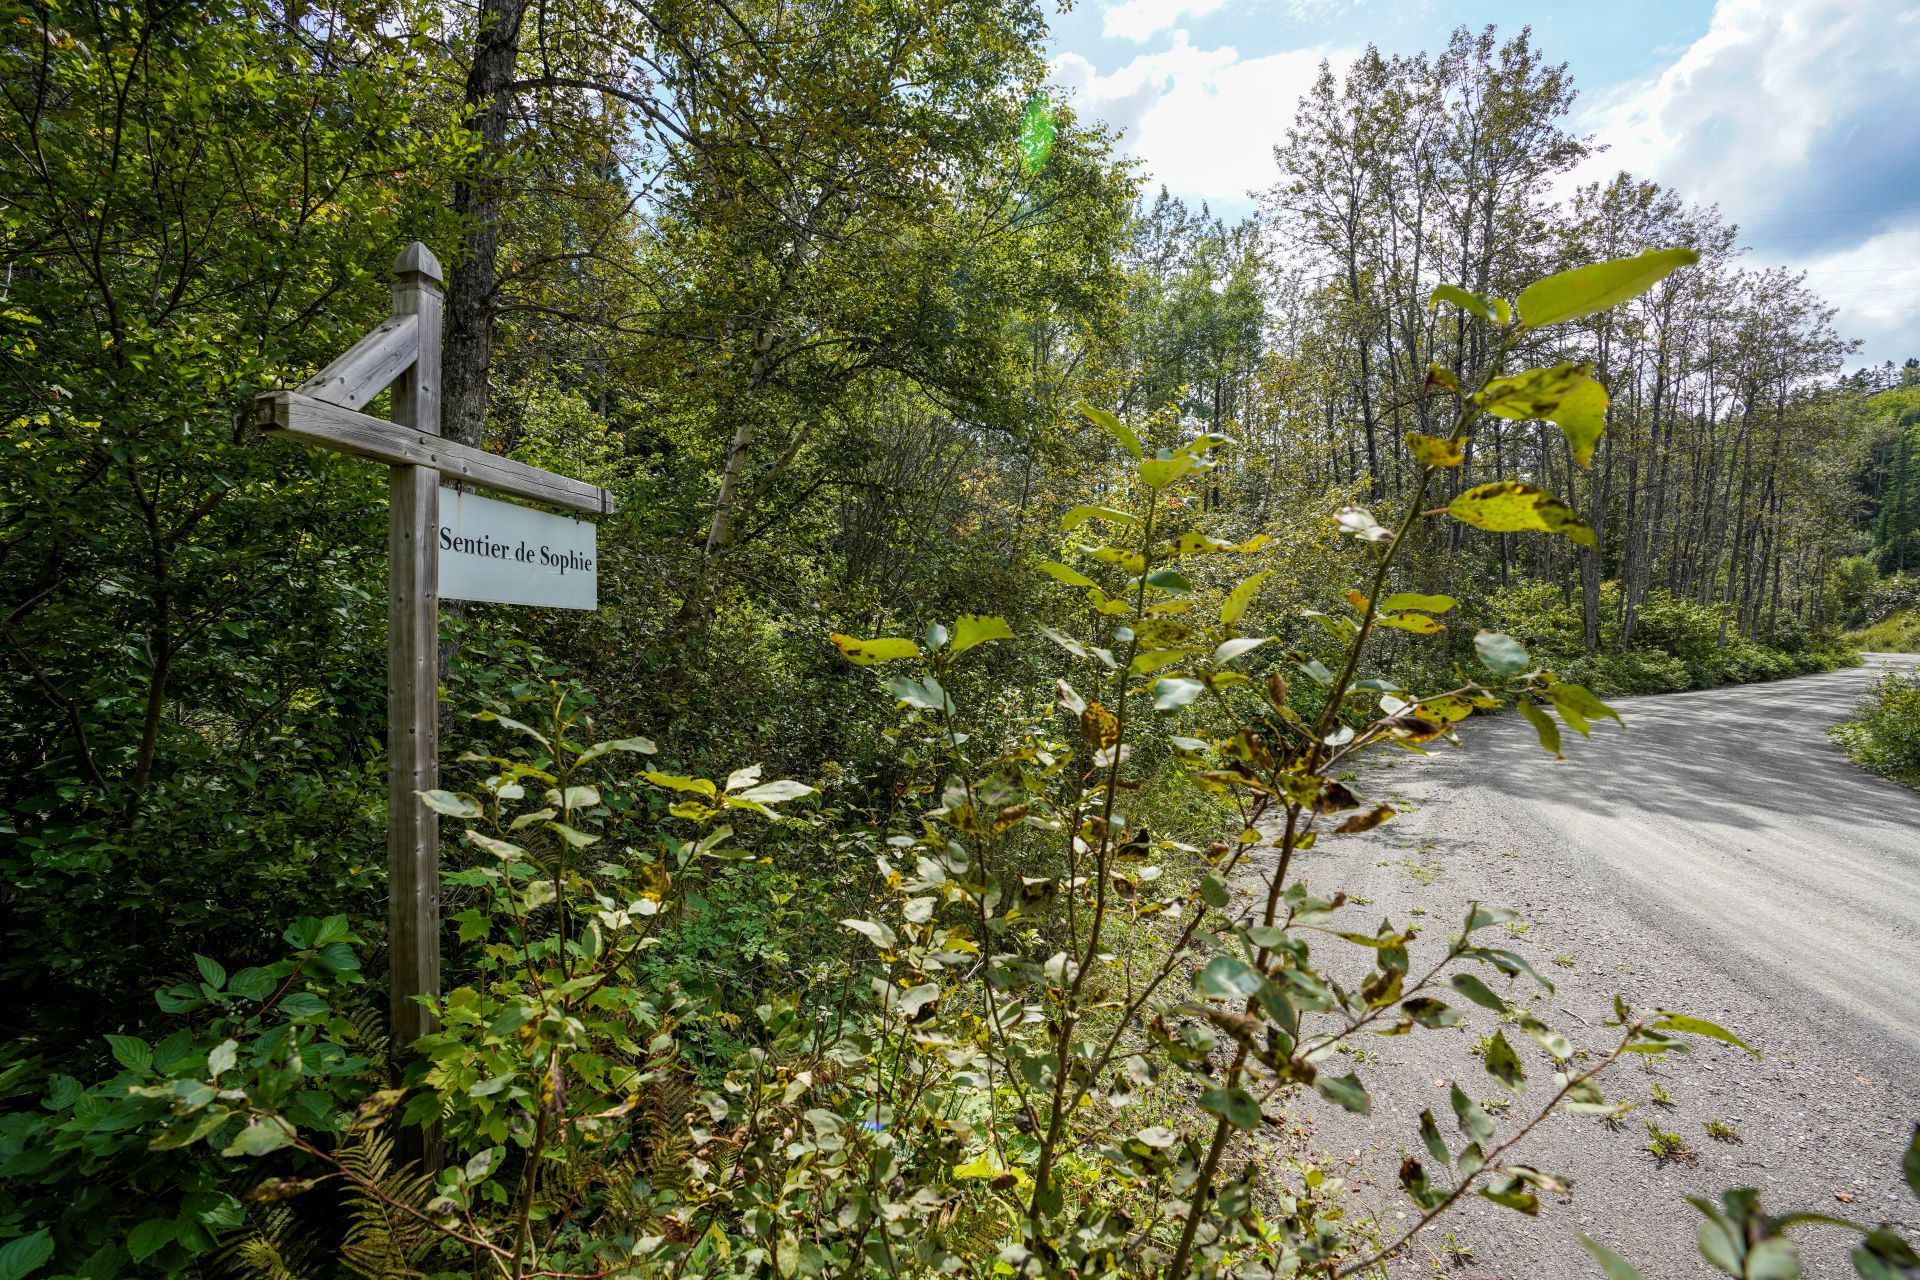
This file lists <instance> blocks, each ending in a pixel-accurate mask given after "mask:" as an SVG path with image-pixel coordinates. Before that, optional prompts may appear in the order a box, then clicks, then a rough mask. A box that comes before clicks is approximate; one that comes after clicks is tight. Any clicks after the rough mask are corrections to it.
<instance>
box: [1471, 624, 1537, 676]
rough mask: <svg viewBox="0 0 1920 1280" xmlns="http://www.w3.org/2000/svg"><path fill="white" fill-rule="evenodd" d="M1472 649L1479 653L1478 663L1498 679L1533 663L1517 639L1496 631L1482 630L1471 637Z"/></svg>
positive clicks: (1523, 669) (1518, 671)
mask: <svg viewBox="0 0 1920 1280" xmlns="http://www.w3.org/2000/svg"><path fill="white" fill-rule="evenodd" d="M1473 651H1474V652H1475V653H1477V654H1478V655H1480V665H1481V666H1483V667H1485V668H1486V669H1487V670H1488V671H1491V672H1492V673H1493V675H1494V678H1495V679H1499V680H1504V679H1506V678H1507V677H1508V676H1517V675H1519V674H1520V673H1521V672H1522V671H1525V670H1526V669H1527V668H1528V667H1529V666H1531V665H1532V664H1533V659H1532V658H1529V657H1528V656H1527V651H1526V650H1525V649H1524V648H1522V647H1521V645H1520V642H1519V641H1518V640H1515V639H1514V638H1513V637H1512V636H1510V635H1504V634H1502V633H1501V632H1498V631H1482V632H1481V633H1480V634H1479V635H1476V636H1475V637H1474V638H1473Z"/></svg>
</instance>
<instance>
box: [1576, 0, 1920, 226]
mask: <svg viewBox="0 0 1920 1280" xmlns="http://www.w3.org/2000/svg"><path fill="white" fill-rule="evenodd" d="M1917 73H1920V9H1916V8H1914V7H1913V6H1911V5H1910V4H1902V3H1898V2H1897V0H1720V3H1719V4H1718V5H1716V6H1715V8H1714V12H1713V18H1712V21H1711V22H1710V24H1709V25H1708V29H1707V32H1706V34H1704V35H1702V36H1701V37H1700V38H1699V39H1698V40H1696V41H1694V42H1693V44H1692V45H1690V46H1689V47H1688V48H1687V49H1686V51H1685V52H1683V53H1682V54H1681V55H1680V56H1679V57H1678V58H1677V59H1676V60H1675V61H1674V62H1673V63H1672V64H1671V65H1669V66H1668V67H1667V68H1666V69H1665V70H1663V71H1662V72H1660V73H1659V74H1658V75H1657V76H1654V77H1651V78H1650V79H1648V80H1644V81H1640V82H1638V83H1635V84H1630V85H1627V86H1624V87H1623V89H1622V90H1620V91H1616V92H1615V93H1613V94H1608V95H1604V96H1603V97H1602V98H1601V100H1600V102H1599V103H1598V104H1597V105H1596V107H1595V108H1594V109H1592V110H1591V111H1590V112H1589V113H1588V115H1587V121H1588V123H1589V124H1590V126H1592V127H1593V128H1594V129H1595V131H1596V133H1597V134H1598V135H1599V136H1600V140H1601V141H1603V142H1606V143H1607V144H1609V147H1610V150H1609V151H1608V152H1607V153H1606V154H1605V155H1603V156H1602V157H1600V158H1599V159H1598V160H1597V161H1596V162H1595V166H1594V167H1595V168H1597V169H1599V170H1601V171H1611V170H1614V169H1618V168H1626V169H1631V170H1633V171H1634V172H1636V173H1643V174H1647V175H1649V176H1652V177H1656V178H1659V179H1661V180H1663V181H1665V182H1668V183H1670V184H1673V185H1676V186H1680V187H1681V188H1682V189H1683V190H1685V191H1686V193H1687V194H1689V195H1691V196H1693V197H1694V198H1696V199H1717V200H1719V201H1720V202H1721V203H1722V205H1723V206H1725V207H1727V208H1729V209H1732V210H1736V211H1737V210H1741V209H1747V208H1760V209H1771V208H1773V207H1775V206H1776V205H1778V204H1780V203H1782V196H1783V195H1784V194H1786V193H1784V192H1783V191H1782V189H1781V184H1782V181H1783V179H1786V178H1788V177H1790V176H1793V175H1795V174H1796V172H1797V171H1799V170H1801V169H1804V168H1807V167H1819V166H1820V165H1821V164H1822V162H1823V160H1829V161H1830V160H1832V159H1835V158H1837V157H1835V156H1833V155H1832V154H1831V151H1832V149H1835V148H1849V149H1852V148H1858V147H1859V146H1861V145H1862V144H1863V143H1867V142H1868V141H1869V138H1868V137H1865V136H1862V135H1863V134H1882V133H1885V132H1887V131H1888V129H1889V127H1891V128H1892V129H1894V130H1897V131H1898V132H1902V133H1905V134H1907V135H1908V136H1909V138H1910V137H1911V136H1912V134H1913V129H1914V125H1913V116H1912V111H1911V106H1912V97H1913V94H1914V91H1915V88H1916V86H1915V76H1916V74H1917ZM1823 153H1825V154H1823Z"/></svg>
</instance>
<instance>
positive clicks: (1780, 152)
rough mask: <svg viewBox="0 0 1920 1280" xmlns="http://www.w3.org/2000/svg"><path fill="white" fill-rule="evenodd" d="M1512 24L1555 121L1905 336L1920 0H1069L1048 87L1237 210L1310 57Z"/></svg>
mask: <svg viewBox="0 0 1920 1280" xmlns="http://www.w3.org/2000/svg"><path fill="white" fill-rule="evenodd" d="M1489 23H1491V24H1493V25H1495V26H1497V27H1499V28H1500V29H1501V31H1502V32H1511V31H1517V30H1518V29H1519V28H1520V27H1522V26H1526V25H1531V26H1532V28H1533V32H1534V37H1535V41H1536V44H1537V46H1538V47H1539V49H1540V50H1541V52H1542V53H1543V54H1544V55H1545V57H1546V59H1547V60H1548V61H1550V62H1565V63H1567V64H1568V68H1569V71H1570V72H1571V74H1572V76H1573V80H1574V84H1575V86H1576V87H1577V88H1578V89H1579V91H1580V96H1579V98H1578V100H1577V101H1576V102H1575V105H1574V113H1573V119H1572V120H1571V121H1570V127H1571V128H1572V129H1573V130H1574V131H1575V132H1577V133H1583V134H1589V135H1591V136H1592V137H1593V139H1594V141H1595V142H1597V143H1600V144H1602V145H1603V146H1604V147H1605V150H1604V151H1602V152H1600V153H1599V154H1598V155H1596V156H1594V157H1593V158H1591V159H1590V160H1588V161H1587V162H1586V164H1585V165H1584V166H1583V168H1582V170H1581V171H1580V172H1579V173H1577V174H1576V175H1574V177H1575V178H1576V179H1577V180H1578V181H1582V182H1584V181H1592V180H1605V179H1607V178H1610V177H1611V176H1612V175H1613V174H1614V173H1615V172H1617V171H1618V170H1620V169H1623V168H1624V169H1627V170H1629V171H1631V172H1633V173H1634V174H1635V175H1637V176H1640V177H1647V178H1653V179H1655V180H1657V181H1659V182H1661V183H1663V184H1665V185H1666V186H1668V187H1671V188H1672V189H1674V190H1675V191H1677V192H1679V193H1680V194H1681V195H1682V196H1683V197H1685V198H1687V199H1689V200H1693V201H1698V202H1701V203H1707V202H1717V203H1718V204H1719V205H1720V208H1721V210H1722V211H1723V212H1724V214H1725V215H1726V216H1727V218H1728V219H1729V220H1730V221H1732V222H1735V223H1737V224H1738V225H1739V226H1740V228H1741V243H1742V244H1743V245H1746V246H1747V247H1748V249H1749V252H1748V253H1747V255H1746V261H1747V263H1748V264H1749V265H1751V266H1754V267H1765V266H1785V267H1790V268H1793V269H1795V270H1804V271H1806V272H1807V280H1808V283H1809V284H1810V285H1811V286H1812V287H1813V288H1815V289H1816V290H1818V291H1819V292H1820V293H1822V294H1824V295H1825V296H1826V297H1827V298H1828V300H1829V301H1830V302H1831V303H1832V305H1834V306H1835V307H1838V308H1839V309H1840V314H1839V315H1838V316H1837V317H1836V318H1835V321H1834V323H1835V326H1836V327H1837V328H1838V329H1839V330H1840V332H1841V333H1842V334H1843V335H1844V336H1847V337H1853V338H1858V339H1860V340H1861V342H1862V344H1863V345H1862V348H1861V350H1860V351H1859V353H1858V354H1857V356H1856V357H1855V358H1854V363H1855V364H1861V363H1875V364H1877V363H1879V362H1880V361H1882V360H1893V361H1895V362H1896V363H1897V362H1899V361H1902V360H1905V359H1906V358H1907V357H1908V356H1915V355H1920V0H1609V2H1608V3H1605V4H1600V3H1595V2H1594V0H1586V2H1584V3H1581V2H1573V0H1537V2H1536V3H1534V4H1530V5H1529V4H1519V3H1512V2H1510V0H1453V2H1452V3H1442V2H1441V0H1078V3H1077V4H1076V5H1075V7H1074V8H1073V9H1072V10H1070V11H1069V12H1067V13H1064V14H1060V15H1058V16H1056V17H1055V18H1054V19H1053V23H1052V49H1051V53H1052V70H1053V81H1054V86H1055V90H1056V92H1059V93H1062V94H1065V95H1066V96H1068V97H1069V98H1071V99H1072V100H1073V101H1074V102H1075V103H1076V104H1077V106H1078V107H1079V109H1080V110H1081V111H1083V112H1090V113H1091V114H1093V115H1095V116H1098V117H1099V118H1101V119H1104V120H1105V121H1107V122H1108V123H1109V124H1111V125H1113V126H1114V127H1115V128H1116V129H1119V130H1121V131H1122V134H1123V139H1122V145H1123V146H1124V148H1125V149H1126V150H1127V151H1128V152H1129V153H1130V154H1132V155H1134V156H1135V157H1136V158H1137V159H1139V160H1140V162H1141V164H1142V166H1143V168H1144V170H1145V172H1146V174H1147V177H1148V183H1149V185H1148V187H1147V188H1146V189H1147V190H1149V191H1151V190H1154V189H1155V188H1157V187H1158V186H1159V185H1161V184H1164V185H1165V186H1166V187H1167V188H1168V189H1169V190H1171V191H1173V192H1174V193H1175V194H1177V195H1181V196H1184V197H1187V198H1188V199H1204V200H1206V201H1208V202H1209V203H1210V204H1211V206H1212V207H1213V209H1214V211H1215V212H1216V213H1220V214H1224V215H1226V216H1228V217H1238V216H1241V215H1243V214H1247V213H1250V212H1252V211H1253V208H1254V201H1253V198H1252V197H1251V196H1250V194H1249V191H1250V189H1253V188H1264V187H1265V186H1267V185H1268V184H1269V183H1271V181H1272V180H1273V176H1274V167H1273V160H1272V148H1273V145H1274V144H1275V143H1277V142H1279V141H1281V140H1282V138H1283V137H1284V136H1285V134H1286V130H1287V126H1288V123H1289V122H1290V121H1291V119H1292V116H1293V109H1294V104H1295V103H1296V102H1297V101H1298V99H1299V97H1300V95H1301V93H1303V92H1304V91H1305V90H1306V89H1307V88H1308V87H1309V86H1310V85H1311V84H1312V82H1313V78H1314V76H1315V75H1316V74H1317V72H1318V69H1319V66H1320V62H1321V60H1322V59H1323V58H1325V59H1329V60H1331V61H1332V63H1333V65H1334V67H1335V69H1336V70H1338V69H1339V68H1341V67H1342V66H1344V65H1345V64H1346V63H1347V62H1349V61H1351V59H1352V58H1353V56H1354V55H1355V54H1356V53H1358V52H1359V51H1360V50H1361V49H1363V48H1365V47H1366V45H1368V44H1374V45H1377V46H1378V47H1379V48H1380V50H1381V52H1383V53H1387V54H1394V53H1415V52H1418V51H1420V50H1423V49H1425V50H1438V49H1440V48H1442V47H1443V46H1444V45H1445V43H1446V39H1447V34H1448V32H1449V31H1450V30H1452V28H1454V27H1456V26H1461V25H1467V26H1473V27H1479V26H1483V25H1486V24H1489Z"/></svg>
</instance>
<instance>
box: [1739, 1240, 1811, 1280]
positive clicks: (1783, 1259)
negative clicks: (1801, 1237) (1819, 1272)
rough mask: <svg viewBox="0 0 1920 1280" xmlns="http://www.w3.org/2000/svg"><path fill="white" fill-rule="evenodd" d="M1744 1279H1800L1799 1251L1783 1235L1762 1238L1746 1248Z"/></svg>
mask: <svg viewBox="0 0 1920 1280" xmlns="http://www.w3.org/2000/svg"><path fill="white" fill-rule="evenodd" d="M1746 1280H1800V1251H1799V1249H1798V1248H1796V1247H1795V1245H1794V1243H1793V1241H1791V1240H1789V1239H1787V1238H1786V1237H1785V1236H1774V1237H1772V1238H1771V1239H1767V1240H1762V1241H1760V1242H1759V1243H1758V1244H1756V1245H1754V1246H1753V1248H1751V1249H1749V1250H1747V1274H1746Z"/></svg>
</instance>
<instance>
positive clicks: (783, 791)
mask: <svg viewBox="0 0 1920 1280" xmlns="http://www.w3.org/2000/svg"><path fill="white" fill-rule="evenodd" d="M812 794H813V788H812V787H810V786H808V785H807V784H806V783H804V782H794V781H793V780H792V779H790V778H782V779H781V780H780V781H778V782H763V783H761V784H760V785H759V786H757V787H753V788H750V789H749V790H746V791H742V792H741V793H740V794H739V795H738V796H736V797H735V798H736V799H739V800H750V801H752V802H753V803H755V804H783V803H785V802H786V801H788V800H798V799H799V798H800V797H801V796H810V795H812Z"/></svg>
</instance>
